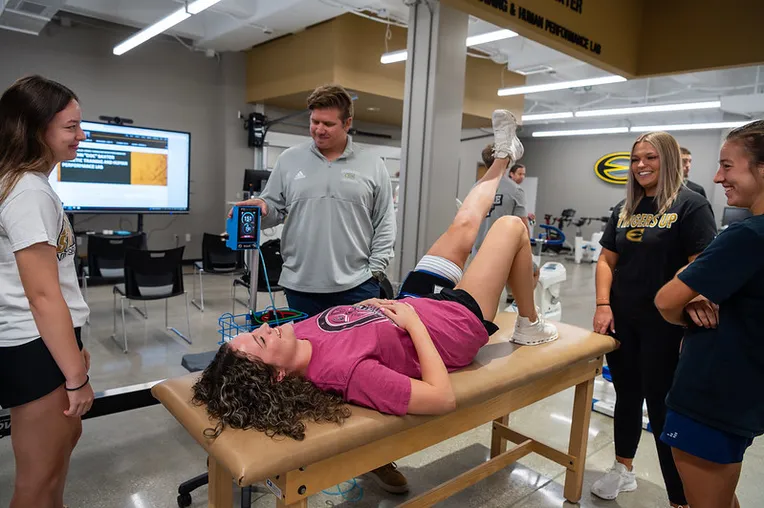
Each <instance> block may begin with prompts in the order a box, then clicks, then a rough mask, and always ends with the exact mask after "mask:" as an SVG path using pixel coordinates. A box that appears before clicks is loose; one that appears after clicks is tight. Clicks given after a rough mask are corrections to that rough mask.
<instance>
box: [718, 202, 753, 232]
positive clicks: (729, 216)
mask: <svg viewBox="0 0 764 508" xmlns="http://www.w3.org/2000/svg"><path fill="white" fill-rule="evenodd" d="M751 215H752V214H751V211H750V210H749V209H748V208H738V207H736V206H725V207H724V212H722V227H724V226H729V225H730V224H734V223H735V222H740V221H742V220H745V219H747V218H748V217H750V216H751Z"/></svg>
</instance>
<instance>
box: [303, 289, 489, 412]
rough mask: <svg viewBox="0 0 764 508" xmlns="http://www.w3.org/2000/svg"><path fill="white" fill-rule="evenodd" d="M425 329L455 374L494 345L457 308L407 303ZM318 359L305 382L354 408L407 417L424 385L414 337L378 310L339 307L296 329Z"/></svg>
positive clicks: (468, 315) (462, 309) (418, 300)
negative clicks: (416, 388) (414, 384)
mask: <svg viewBox="0 0 764 508" xmlns="http://www.w3.org/2000/svg"><path fill="white" fill-rule="evenodd" d="M401 301H402V302H406V303H409V304H411V305H412V306H413V307H414V309H415V310H416V312H417V314H418V315H419V318H420V319H421V320H422V322H423V323H424V325H425V327H426V328H427V331H428V332H429V334H430V337H431V338H432V342H433V344H434V345H435V348H436V349H437V350H438V352H439V353H440V356H441V358H443V363H444V364H445V365H446V368H447V369H448V371H449V372H451V371H454V370H457V369H460V368H462V367H466V366H467V365H469V364H470V363H472V360H473V359H474V358H475V355H476V354H477V352H478V350H479V349H480V348H481V347H483V345H485V343H486V342H488V332H487V331H486V329H485V326H484V325H483V323H482V322H481V321H480V320H479V319H478V318H477V316H475V314H473V313H472V312H471V311H470V310H469V309H467V308H466V307H464V306H463V305H461V304H459V303H456V302H448V301H436V300H430V299H427V298H405V299H403V300H401ZM294 329H295V333H296V334H297V337H298V339H306V340H309V341H310V343H311V345H312V346H313V354H312V356H311V359H310V363H309V364H308V368H307V370H306V372H305V377H306V378H307V379H309V380H310V381H312V382H313V383H314V384H315V385H316V386H318V387H319V388H321V389H322V390H327V391H333V392H335V393H339V394H340V395H341V396H342V397H343V398H344V399H345V400H347V401H349V402H352V403H354V404H359V405H362V406H367V407H371V408H374V409H376V410H378V411H380V412H383V413H390V414H394V415H404V414H406V412H407V410H408V405H409V400H410V399H411V381H410V380H409V378H415V379H421V377H422V371H421V368H420V366H419V357H418V355H417V353H416V349H415V348H414V343H413V342H412V341H411V337H410V336H409V334H408V332H406V331H405V330H404V329H402V328H399V327H398V326H396V325H395V323H393V322H392V321H390V320H389V319H388V318H387V317H385V316H384V314H382V312H381V311H379V310H378V309H376V308H373V307H366V306H349V305H348V306H344V305H343V306H339V307H333V308H331V309H329V310H327V311H324V312H322V313H321V314H319V315H317V316H314V317H312V318H310V319H307V320H305V321H302V322H300V323H296V324H295V325H294Z"/></svg>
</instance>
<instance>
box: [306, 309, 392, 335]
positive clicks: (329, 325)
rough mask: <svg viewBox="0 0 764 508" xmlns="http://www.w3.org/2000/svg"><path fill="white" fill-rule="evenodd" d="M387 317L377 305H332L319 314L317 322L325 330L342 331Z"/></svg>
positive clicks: (330, 331) (383, 319)
mask: <svg viewBox="0 0 764 508" xmlns="http://www.w3.org/2000/svg"><path fill="white" fill-rule="evenodd" d="M386 319H387V317H386V316H385V315H384V314H382V311H380V310H379V309H377V308H376V307H367V306H365V305H358V306H354V307H347V306H342V307H332V308H331V309H328V310H325V311H324V312H322V313H321V314H319V315H318V319H317V320H316V324H317V325H318V327H319V328H320V329H321V330H323V331H325V332H329V333H332V332H341V331H344V330H349V329H351V328H356V327H358V326H363V325H366V324H369V323H375V322H377V321H385V320H386Z"/></svg>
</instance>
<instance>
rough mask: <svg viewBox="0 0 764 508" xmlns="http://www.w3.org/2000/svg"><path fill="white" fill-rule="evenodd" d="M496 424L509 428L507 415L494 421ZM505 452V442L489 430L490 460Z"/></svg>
mask: <svg viewBox="0 0 764 508" xmlns="http://www.w3.org/2000/svg"><path fill="white" fill-rule="evenodd" d="M494 421H495V422H497V423H500V424H502V425H504V426H505V427H508V426H509V415H507V416H502V417H501V418H497V419H495V420H494ZM506 451H507V440H506V439H504V438H502V437H501V435H500V434H498V433H497V432H495V431H494V430H493V429H491V458H494V457H497V456H499V455H501V454H502V453H504V452H506Z"/></svg>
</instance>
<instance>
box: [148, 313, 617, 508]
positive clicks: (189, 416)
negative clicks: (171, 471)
mask: <svg viewBox="0 0 764 508" xmlns="http://www.w3.org/2000/svg"><path fill="white" fill-rule="evenodd" d="M495 322H496V324H497V325H498V326H499V327H500V330H499V331H498V332H496V333H495V334H494V335H493V336H492V337H491V340H490V341H489V343H488V344H487V345H485V346H483V348H482V349H481V350H480V352H479V353H478V355H477V357H476V358H475V361H474V362H473V363H472V365H470V366H468V367H466V368H464V369H462V370H460V371H458V372H454V373H452V374H451V381H452V384H453V387H454V392H455V394H456V401H457V407H456V410H455V411H453V412H451V413H448V414H445V415H440V416H414V415H406V416H403V417H397V416H391V415H385V414H382V413H379V412H377V411H374V410H371V409H367V408H362V407H358V406H353V407H352V411H353V414H352V416H351V417H350V418H348V419H347V420H346V421H345V423H344V424H343V425H342V426H338V425H335V424H315V423H311V424H308V425H307V429H306V433H305V439H304V440H303V441H295V440H293V439H290V438H278V439H271V438H269V437H267V436H266V435H265V434H264V433H261V432H257V431H254V430H247V431H242V430H232V429H226V430H225V431H223V433H222V434H221V435H220V436H219V437H218V438H217V439H215V440H210V439H207V438H205V437H204V435H203V432H204V429H205V428H208V427H210V426H212V423H211V421H210V419H209V418H208V417H207V414H206V412H205V410H204V408H203V407H197V406H194V405H192V404H191V403H190V402H189V401H190V400H191V386H192V385H193V383H194V382H195V381H196V379H197V378H198V376H199V374H198V373H197V374H190V375H186V376H183V377H179V378H175V379H170V380H167V381H164V382H162V383H160V384H157V385H155V386H154V387H153V389H152V393H153V394H154V396H155V397H156V398H157V399H159V401H160V402H161V403H162V404H164V406H165V407H166V408H167V409H168V410H169V411H170V413H172V414H173V416H175V418H176V419H177V420H178V421H179V422H180V423H181V424H182V425H183V426H184V427H185V428H186V430H187V431H188V432H189V433H190V434H191V435H192V436H193V437H194V439H196V441H197V442H198V443H199V444H200V445H201V446H202V447H203V448H204V449H205V450H206V451H207V453H208V455H209V480H210V482H209V506H210V507H214V508H230V507H231V505H232V502H233V485H232V483H231V482H232V481H235V482H236V483H237V484H238V485H240V486H248V485H252V484H253V483H256V482H259V481H265V482H266V484H267V485H268V487H269V488H270V489H271V491H273V492H274V494H276V498H277V503H276V504H277V506H278V507H279V508H282V507H293V508H296V507H300V508H307V506H308V501H307V498H308V496H310V495H312V494H315V493H317V492H320V491H321V490H323V489H326V488H329V487H331V486H333V485H337V484H339V483H341V482H343V481H346V480H348V479H350V478H353V477H356V476H360V475H362V474H364V473H366V472H368V471H370V470H372V469H374V468H377V467H379V466H382V465H384V464H387V463H389V462H392V461H394V460H397V459H400V458H401V457H405V456H407V455H411V454H412V453H415V452H418V451H420V450H423V449H425V448H427V447H429V446H432V445H434V444H437V443H439V442H441V441H444V440H446V439H449V438H451V437H453V436H456V435H458V434H461V433H463V432H466V431H468V430H470V429H473V428H475V427H477V426H479V425H482V424H484V423H488V422H491V421H493V431H492V438H491V460H489V461H487V462H485V463H483V464H480V465H479V466H476V467H475V468H473V469H471V470H470V471H467V472H466V473H464V474H462V475H460V476H458V477H456V478H454V479H453V480H450V481H448V482H446V483H444V484H442V485H440V486H438V487H435V488H434V489H432V490H430V491H429V492H426V493H424V494H421V495H420V496H418V497H415V498H413V499H410V500H408V501H406V502H404V503H403V504H402V506H406V507H420V506H431V505H433V504H435V503H437V502H439V501H442V500H444V499H446V498H448V497H449V496H451V495H453V494H455V493H457V492H459V491H461V490H463V489H465V488H467V487H469V486H470V485H473V484H475V483H477V482H479V481H480V480H482V479H484V478H486V477H488V476H490V475H491V474H493V473H495V472H496V471H499V470H501V469H503V468H505V467H506V466H508V465H509V464H511V463H513V462H515V461H517V460H518V459H520V458H521V457H524V456H525V455H528V454H529V453H534V452H535V453H538V454H540V455H542V456H544V457H546V458H548V459H550V460H553V461H554V462H556V463H558V464H561V465H563V466H565V467H566V468H567V472H566V476H565V490H564V494H565V498H566V499H567V500H569V501H571V502H578V501H579V500H580V499H581V491H582V488H583V477H584V462H585V460H586V447H587V444H588V438H589V432H588V430H589V419H590V417H591V406H592V392H593V389H594V378H595V377H596V376H597V375H598V374H600V372H601V370H602V360H603V355H604V354H605V353H607V352H610V351H613V350H614V349H616V347H617V346H618V343H617V342H616V341H615V339H613V338H611V337H608V336H605V335H599V334H596V333H593V332H590V331H588V330H584V329H581V328H577V327H574V326H570V325H565V324H559V325H558V329H559V331H560V338H559V339H558V340H556V341H554V342H550V343H548V344H543V345H540V346H533V347H530V346H518V345H516V344H513V343H511V342H509V341H508V340H509V337H510V336H511V335H512V332H513V329H514V322H515V314H513V313H501V314H499V315H498V316H497V317H496V319H495ZM573 386H575V401H574V403H573V416H572V426H571V431H570V443H569V446H568V450H567V452H565V451H559V450H556V449H554V448H551V447H549V446H547V445H545V444H543V443H541V442H538V441H535V440H533V439H530V438H528V437H526V436H523V435H521V434H519V433H517V432H515V431H513V430H511V429H510V428H509V427H508V422H509V414H510V413H512V412H513V411H516V410H518V409H520V408H523V407H525V406H528V405H530V404H533V403H534V402H537V401H539V400H542V399H544V398H546V397H549V396H551V395H554V394H555V393H558V392H560V391H562V390H565V389H567V388H570V387H573ZM508 442H512V443H514V444H515V446H514V447H513V448H511V449H509V450H507V443H508Z"/></svg>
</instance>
